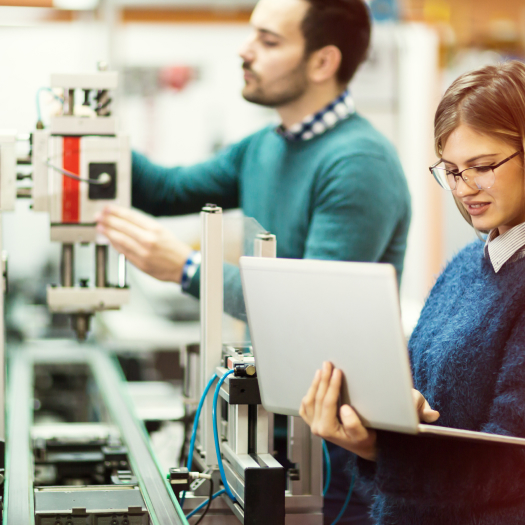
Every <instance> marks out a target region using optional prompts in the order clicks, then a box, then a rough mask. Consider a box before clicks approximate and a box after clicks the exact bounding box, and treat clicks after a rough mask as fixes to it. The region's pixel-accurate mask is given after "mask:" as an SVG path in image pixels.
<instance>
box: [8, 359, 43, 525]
mask: <svg viewBox="0 0 525 525" xmlns="http://www.w3.org/2000/svg"><path fill="white" fill-rule="evenodd" d="M32 365H33V363H32V362H31V363H30V364H29V365H28V363H27V362H26V360H25V359H24V355H23V353H22V352H16V353H14V354H13V355H12V356H11V357H10V366H9V376H8V394H7V396H6V401H7V405H6V413H7V432H6V444H7V449H6V460H7V461H6V487H5V488H4V491H5V492H4V493H5V502H4V520H3V522H4V524H6V525H21V524H22V523H23V524H28V525H30V524H33V523H34V522H35V512H34V497H33V481H32V480H33V473H32V470H33V458H32V451H31V441H30V440H31V437H30V434H31V422H32V410H33V407H32V406H31V401H32V399H33V396H32V395H31V390H32V385H33V371H32V370H33V368H32ZM6 514H7V516H6ZM6 517H7V519H6Z"/></svg>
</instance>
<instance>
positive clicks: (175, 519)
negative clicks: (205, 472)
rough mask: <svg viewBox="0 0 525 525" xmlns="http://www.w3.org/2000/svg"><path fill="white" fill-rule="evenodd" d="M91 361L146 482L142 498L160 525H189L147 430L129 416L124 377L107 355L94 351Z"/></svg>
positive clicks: (132, 456) (135, 465)
mask: <svg viewBox="0 0 525 525" xmlns="http://www.w3.org/2000/svg"><path fill="white" fill-rule="evenodd" d="M91 360H92V363H93V368H92V370H93V375H94V376H95V377H96V380H97V385H98V386H99V388H100V390H101V392H102V393H103V397H104V401H105V402H106V404H107V407H108V409H109V411H110V413H111V417H112V419H113V422H114V423H115V424H116V425H117V426H118V427H119V429H120V431H121V437H122V439H123V440H124V441H125V443H126V444H127V447H128V452H129V457H130V461H131V463H132V465H133V467H134V470H135V472H138V473H139V474H140V478H141V479H142V481H143V486H141V488H142V489H143V496H144V498H145V499H146V500H148V499H149V501H150V502H151V505H152V510H153V511H154V515H155V516H154V518H153V519H154V520H155V518H156V519H157V522H158V524H159V525H181V524H186V525H187V523H188V522H187V520H186V518H185V517H184V514H182V510H181V509H180V507H179V506H178V504H177V503H176V501H175V496H174V495H173V492H172V489H171V488H170V487H168V485H167V481H166V479H165V478H164V476H162V474H161V473H160V471H159V468H158V466H157V464H156V463H155V460H154V459H153V456H152V451H151V449H150V448H149V447H148V445H147V442H146V439H147V438H146V436H145V430H144V428H143V427H141V426H140V425H139V424H138V422H137V420H136V419H135V418H134V417H133V415H132V414H131V413H130V409H129V406H128V403H127V402H126V400H125V399H124V397H123V395H122V392H121V391H120V388H119V386H120V385H121V383H122V378H121V377H120V376H119V374H118V373H117V371H116V369H115V367H114V366H111V365H112V363H111V360H110V358H109V357H108V356H107V355H106V354H104V353H102V352H99V351H98V352H97V351H96V352H92V353H91ZM144 492H146V493H147V494H145V493H144ZM152 517H153V516H152Z"/></svg>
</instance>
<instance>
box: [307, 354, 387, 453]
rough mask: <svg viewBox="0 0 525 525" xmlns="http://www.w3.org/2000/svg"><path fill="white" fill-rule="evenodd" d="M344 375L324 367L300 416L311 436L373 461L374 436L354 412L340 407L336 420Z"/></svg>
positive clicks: (312, 386)
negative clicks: (308, 428)
mask: <svg viewBox="0 0 525 525" xmlns="http://www.w3.org/2000/svg"><path fill="white" fill-rule="evenodd" d="M342 379H343V373H342V372H341V370H338V369H336V368H334V367H333V365H332V364H331V363H323V369H322V370H318V371H317V373H316V374H315V377H314V380H313V382H312V385H311V386H310V389H309V390H308V393H307V394H306V396H305V397H304V398H303V401H302V403H301V408H300V410H299V414H300V416H301V417H302V418H303V419H304V421H305V422H306V423H307V424H308V425H309V426H310V429H311V430H312V434H314V435H316V436H320V437H322V438H323V439H326V440H327V441H331V442H332V443H335V444H336V445H339V446H340V447H343V448H346V449H347V450H350V452H353V453H354V454H357V455H358V456H361V457H362V458H364V459H368V460H370V461H375V459H376V456H377V450H376V433H375V431H374V430H371V429H368V428H365V427H364V426H363V424H362V423H361V420H360V419H359V416H358V415H357V414H356V412H355V411H354V410H353V409H352V408H351V407H350V406H348V405H343V406H342V407H341V408H340V410H339V418H338V417H337V404H338V399H339V393H340V391H341V382H342Z"/></svg>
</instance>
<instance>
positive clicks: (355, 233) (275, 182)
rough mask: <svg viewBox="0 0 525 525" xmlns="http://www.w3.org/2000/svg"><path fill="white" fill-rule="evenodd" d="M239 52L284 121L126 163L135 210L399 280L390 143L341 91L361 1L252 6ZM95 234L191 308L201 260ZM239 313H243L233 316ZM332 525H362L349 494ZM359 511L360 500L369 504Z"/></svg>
mask: <svg viewBox="0 0 525 525" xmlns="http://www.w3.org/2000/svg"><path fill="white" fill-rule="evenodd" d="M251 24H252V26H253V34H252V36H251V37H250V39H249V40H248V41H247V42H246V43H245V45H244V46H243V48H242V50H241V53H240V56H241V58H242V60H243V69H244V79H245V87H244V90H243V96H244V98H245V99H246V100H248V101H250V102H253V103H255V104H260V105H264V106H269V107H273V108H275V109H276V110H277V113H278V115H279V117H280V119H281V125H280V126H279V127H278V128H277V129H276V128H275V126H269V127H267V128H264V129H262V130H261V131H259V132H258V133H255V134H254V135H252V136H250V137H247V138H246V139H244V140H242V141H241V142H239V143H238V144H235V145H233V146H231V147H229V148H227V149H225V150H224V151H222V152H221V153H219V154H218V155H217V156H216V157H215V158H213V159H211V160H209V161H207V162H204V163H201V164H198V165H196V166H190V167H176V168H163V167H160V166H156V165H154V164H152V163H151V162H149V161H148V160H147V159H146V158H145V157H143V156H141V155H139V154H137V153H134V154H133V205H134V206H135V207H137V208H140V209H142V210H143V211H146V212H148V213H151V214H152V215H156V216H161V215H177V214H185V213H192V212H197V211H199V210H200V209H201V208H202V206H204V205H205V204H206V203H208V202H212V203H215V204H217V205H219V206H222V207H223V208H225V209H227V208H236V207H240V208H242V210H243V212H244V214H245V215H246V216H249V217H254V218H255V219H256V220H257V221H258V222H259V223H260V224H261V225H262V226H263V227H264V228H266V229H267V230H268V231H270V232H271V233H273V234H275V235H276V236H277V241H278V242H277V255H278V256H279V257H289V258H312V259H334V260H348V261H378V262H389V263H392V264H393V265H394V266H395V267H396V269H397V271H398V275H399V276H401V272H402V269H403V259H404V254H405V249H406V238H407V232H408V226H409V222H410V197H409V194H408V189H407V185H406V181H405V178H404V175H403V172H402V169H401V166H400V163H399V160H398V158H397V154H396V153H395V151H394V148H393V147H392V146H391V144H390V143H388V141H387V140H386V139H385V138H384V137H383V136H382V135H380V134H379V133H378V132H377V131H376V130H375V129H374V128H373V127H372V126H371V125H370V124H369V123H368V122H367V121H366V120H365V119H363V118H362V117H361V116H359V115H358V114H357V113H355V111H354V106H353V102H352V99H351V97H350V95H349V93H348V91H347V89H346V86H347V85H348V83H349V81H350V79H351V78H352V76H353V75H354V73H355V71H356V69H357V67H358V66H359V64H360V63H361V62H362V61H363V59H364V58H365V55H366V51H367V48H368V45H369V39H370V20H369V16H368V11H367V8H366V6H365V4H364V3H363V2H362V0H260V2H259V3H258V4H257V6H256V8H255V10H254V12H253V15H252V18H251ZM98 227H99V231H100V232H101V233H104V234H105V235H106V236H107V237H108V238H109V240H110V241H111V243H112V244H113V246H114V247H115V248H116V249H117V250H119V251H120V252H122V253H124V254H125V255H126V256H127V258H128V260H129V261H130V262H132V263H133V264H134V265H135V266H137V267H138V268H139V269H141V270H143V271H145V272H147V273H149V274H151V275H153V276H154V277H157V278H158V279H161V280H167V281H175V282H179V283H182V287H183V289H184V290H185V291H187V292H188V293H190V294H192V295H194V296H195V297H198V296H199V282H200V274H199V254H197V253H195V252H192V249H191V248H190V247H189V246H187V245H185V244H184V243H181V242H180V241H178V240H177V239H175V238H174V237H173V236H172V235H171V234H170V233H169V232H167V231H166V230H165V229H164V228H162V227H161V226H159V225H158V224H157V223H156V222H155V221H154V220H153V219H150V218H148V217H145V216H144V215H142V214H140V213H138V212H136V211H133V210H126V209H116V208H110V209H108V210H106V211H105V212H104V214H102V216H101V217H100V219H99V226H98ZM224 274H225V292H226V294H225V304H226V305H233V308H232V311H236V312H238V311H239V310H240V309H241V310H242V289H241V284H240V277H239V271H238V269H237V268H235V267H233V266H229V265H225V269H224ZM239 306H241V308H239ZM331 457H332V463H333V470H332V473H333V477H332V479H333V481H332V485H331V490H330V491H329V493H328V494H327V497H326V499H325V523H331V522H332V521H333V520H334V519H335V517H336V516H337V514H338V513H339V511H340V509H341V507H342V505H343V502H344V499H345V497H346V493H347V491H348V486H349V484H350V477H351V476H350V473H349V472H347V471H345V467H346V465H347V463H348V456H346V455H345V454H344V452H343V451H342V449H338V448H337V447H335V446H334V447H331ZM355 492H356V493H357V494H355V495H354V496H353V497H352V500H351V504H350V506H349V509H348V511H347V513H346V514H345V517H344V518H343V519H342V520H341V521H339V523H341V524H343V523H353V524H368V523H370V522H369V518H368V516H367V507H366V504H365V503H364V502H363V491H362V490H361V491H360V489H359V487H356V491H355ZM365 499H366V498H365Z"/></svg>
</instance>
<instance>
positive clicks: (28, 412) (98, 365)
mask: <svg viewBox="0 0 525 525" xmlns="http://www.w3.org/2000/svg"><path fill="white" fill-rule="evenodd" d="M55 346H58V347H59V348H56V347H54V346H52V345H51V344H50V343H49V342H42V343H41V344H36V343H35V344H33V345H31V346H30V347H29V348H17V349H15V351H13V352H11V357H10V366H9V374H8V378H9V386H8V408H9V410H8V411H7V414H8V428H7V454H6V456H7V465H6V467H7V469H8V470H7V486H6V507H5V511H4V524H6V525H21V524H24V525H26V524H27V525H33V524H34V509H33V484H32V479H33V459H32V452H31V443H30V430H31V425H32V409H33V407H32V405H31V402H32V396H33V392H32V391H33V367H34V364H35V363H60V364H63V363H77V364H86V365H88V366H89V367H90V368H91V372H92V374H93V377H94V379H95V382H96V384H97V387H98V389H99V391H100V393H101V395H102V397H103V399H104V402H105V404H106V406H107V408H108V410H109V412H110V414H111V418H112V422H113V424H115V425H116V426H117V427H118V428H119V430H120V433H121V438H122V440H123V442H124V443H125V444H126V446H127V448H128V456H129V459H130V462H131V464H132V467H133V470H134V472H135V474H136V476H137V479H138V480H139V486H140V489H141V492H142V495H143V496H144V500H145V501H146V504H147V506H148V510H149V512H150V516H151V520H152V522H153V523H154V524H155V525H180V524H182V525H187V523H188V522H187V520H186V518H185V517H184V514H183V513H182V510H181V509H180V507H179V505H178V503H177V501H176V499H175V496H174V494H173V492H172V490H171V488H170V487H169V485H168V483H167V481H166V479H165V478H164V476H163V475H162V473H161V471H160V469H159V467H158V465H157V464H156V461H155V457H154V454H153V452H152V450H151V448H150V445H149V440H148V438H147V435H146V432H145V429H144V427H143V425H142V423H141V422H139V421H138V419H137V418H135V417H134V414H133V411H132V408H131V404H130V402H129V398H128V396H127V392H125V389H124V388H123V378H122V375H121V372H120V369H119V368H117V367H118V365H116V363H115V362H114V361H113V359H111V358H110V357H109V356H108V355H107V354H106V353H104V352H102V351H100V350H98V349H96V348H93V347H89V346H87V345H77V344H75V343H73V342H71V343H69V344H68V345H67V347H64V346H65V345H64V343H63V342H57V343H56V345H55ZM6 517H7V519H6Z"/></svg>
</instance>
